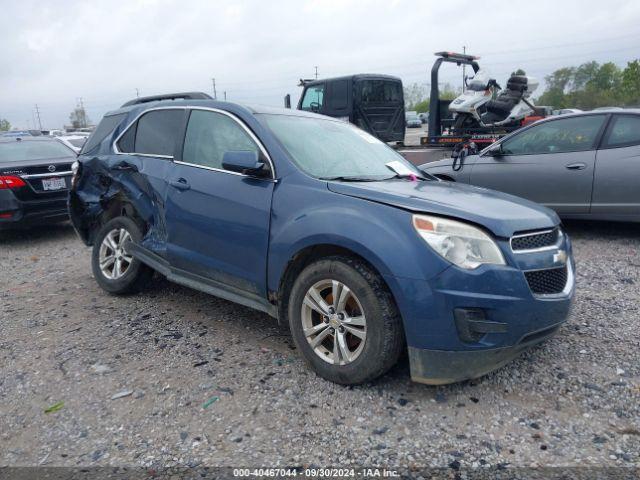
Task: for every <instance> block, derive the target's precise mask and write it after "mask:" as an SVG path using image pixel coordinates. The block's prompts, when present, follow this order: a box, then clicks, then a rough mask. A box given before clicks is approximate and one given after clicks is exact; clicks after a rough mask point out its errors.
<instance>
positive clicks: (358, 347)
mask: <svg viewBox="0 0 640 480" xmlns="http://www.w3.org/2000/svg"><path fill="white" fill-rule="evenodd" d="M288 316H289V324H290V327H291V332H292V335H293V338H294V341H295V342H296V345H297V347H298V349H299V350H300V351H301V352H302V354H303V356H304V357H305V359H306V360H307V361H308V362H309V363H310V364H311V366H312V367H313V368H314V370H315V371H316V372H317V373H318V374H319V375H320V376H322V377H323V378H326V379H327V380H330V381H332V382H336V383H342V384H358V383H362V382H367V381H371V380H373V379H375V378H377V377H379V376H380V375H382V374H384V373H385V372H386V371H387V370H388V369H389V368H391V367H392V366H393V365H394V364H395V363H396V362H397V360H398V357H399V356H400V354H401V352H402V349H403V347H404V336H403V332H402V325H401V320H400V315H399V313H398V311H397V308H396V306H395V303H394V302H393V299H392V297H391V294H390V292H389V291H388V289H387V287H386V285H385V284H384V282H383V281H382V279H381V278H380V276H379V275H378V274H377V273H376V272H374V271H373V270H372V269H371V268H370V267H369V266H368V265H367V264H365V263H364V262H362V261H359V260H356V259H353V258H349V257H341V256H340V257H330V258H327V259H323V260H319V261H317V262H315V263H313V264H311V265H309V266H308V267H307V268H305V269H304V270H303V271H302V272H301V273H300V275H299V277H298V278H297V279H296V281H295V283H294V286H293V288H292V290H291V296H290V301H289V311H288Z"/></svg>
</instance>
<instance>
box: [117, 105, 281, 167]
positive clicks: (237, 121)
mask: <svg viewBox="0 0 640 480" xmlns="http://www.w3.org/2000/svg"><path fill="white" fill-rule="evenodd" d="M155 110H203V111H209V112H214V113H219V114H222V115H226V116H227V117H229V118H231V119H232V120H234V121H235V122H236V123H237V124H238V125H240V128H242V129H243V130H244V131H245V132H246V133H247V134H248V135H249V137H251V139H252V140H253V141H254V142H255V144H256V145H257V146H258V148H259V149H260V151H261V152H262V154H263V155H264V156H265V158H266V159H267V161H268V162H269V166H270V168H271V180H275V179H276V178H275V175H276V169H275V165H274V164H273V160H272V159H271V156H270V155H269V152H268V151H267V149H266V148H265V146H264V145H263V143H262V142H261V141H260V139H258V137H257V136H256V135H255V134H254V133H253V131H252V130H251V129H250V128H249V127H247V125H246V124H245V123H244V122H243V121H242V120H241V119H240V118H238V117H237V116H236V115H234V114H233V113H231V112H227V111H226V110H221V109H219V108H213V107H201V106H197V105H196V106H191V105H184V106H166V107H154V108H149V109H147V110H144V111H142V112H140V113H139V114H138V115H137V116H136V117H135V118H134V119H133V120H132V121H131V122H129V124H128V125H127V127H126V128H125V129H124V130H123V131H122V132H121V133H120V134H119V135H118V136H117V137H116V139H115V140H114V141H113V143H112V148H113V151H114V152H115V154H116V155H137V156H142V157H153V158H163V159H167V160H174V158H173V155H159V154H158V155H155V154H149V153H135V152H131V153H126V152H121V151H120V150H119V149H118V142H119V141H120V138H121V137H122V136H124V134H125V133H127V132H128V131H129V129H130V128H131V126H132V125H133V124H134V123H136V122H137V121H138V120H139V119H140V117H142V116H143V115H144V114H146V113H149V112H152V111H155ZM187 127H188V124H187ZM175 163H178V164H181V165H189V166H192V167H199V168H204V169H207V170H214V171H217V172H224V173H230V174H234V175H242V176H245V177H251V178H254V177H252V176H251V175H245V174H242V173H238V172H231V171H229V170H224V169H219V168H213V167H206V166H204V165H197V164H194V163H190V162H183V161H175ZM255 178H259V177H255Z"/></svg>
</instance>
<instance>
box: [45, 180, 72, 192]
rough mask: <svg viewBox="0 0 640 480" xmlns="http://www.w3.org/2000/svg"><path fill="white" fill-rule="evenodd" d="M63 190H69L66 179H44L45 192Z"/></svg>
mask: <svg viewBox="0 0 640 480" xmlns="http://www.w3.org/2000/svg"><path fill="white" fill-rule="evenodd" d="M63 188H67V182H65V180H64V178H60V177H56V178H44V179H42V189H43V190H62V189H63Z"/></svg>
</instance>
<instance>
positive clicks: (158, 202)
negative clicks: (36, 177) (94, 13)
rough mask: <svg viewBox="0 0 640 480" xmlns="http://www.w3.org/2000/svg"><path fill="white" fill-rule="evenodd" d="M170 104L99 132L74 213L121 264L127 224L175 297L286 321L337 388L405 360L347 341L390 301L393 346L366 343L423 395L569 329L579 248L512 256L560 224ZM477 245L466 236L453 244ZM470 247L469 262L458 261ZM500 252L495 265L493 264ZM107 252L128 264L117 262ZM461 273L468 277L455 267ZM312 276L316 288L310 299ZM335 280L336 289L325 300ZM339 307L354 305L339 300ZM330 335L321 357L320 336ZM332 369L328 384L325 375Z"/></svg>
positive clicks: (218, 114) (229, 108)
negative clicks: (523, 239) (551, 279)
mask: <svg viewBox="0 0 640 480" xmlns="http://www.w3.org/2000/svg"><path fill="white" fill-rule="evenodd" d="M173 98H174V97H172V100H171V101H155V100H154V101H149V102H147V103H135V102H134V103H133V104H132V105H128V106H126V107H125V108H123V109H121V110H118V111H115V112H112V113H110V114H107V116H106V117H105V119H103V122H105V121H107V124H106V126H105V127H104V128H103V129H102V131H100V126H99V127H98V129H97V133H100V135H102V138H96V135H97V133H96V134H94V137H92V138H90V139H89V141H88V142H87V146H86V147H85V149H84V150H83V151H82V152H81V155H80V157H79V164H78V165H77V168H76V171H75V174H74V178H73V181H72V189H71V192H70V196H69V212H70V216H71V220H72V222H73V224H74V226H75V228H76V231H77V232H78V234H79V235H80V237H81V238H82V240H83V241H84V242H85V243H86V244H87V245H94V249H98V248H102V249H103V250H105V248H106V251H107V253H109V252H111V250H109V247H108V245H107V247H104V242H105V241H106V240H104V239H103V237H102V236H100V235H102V234H101V233H100V232H101V229H102V227H103V226H104V225H106V224H108V222H110V221H113V219H117V218H119V217H127V218H128V219H132V220H133V221H134V222H135V225H137V229H136V230H138V229H139V234H138V233H136V235H134V236H133V237H132V238H136V239H137V238H139V240H136V241H133V240H130V241H128V242H127V243H125V249H126V255H131V256H132V257H133V258H134V259H135V260H136V261H139V262H141V263H142V264H144V265H146V266H148V267H151V268H153V269H154V270H156V271H157V272H159V273H161V274H162V275H165V276H166V277H167V278H168V279H169V280H172V281H175V282H176V283H180V284H183V285H186V286H189V287H192V288H196V289H198V290H201V291H204V292H207V293H210V294H213V295H217V296H219V297H221V298H225V299H228V300H231V301H234V302H237V303H240V304H242V305H245V306H249V307H251V308H255V309H258V310H261V311H263V312H266V313H268V314H269V315H271V316H274V317H276V318H278V319H279V320H280V321H286V322H288V323H289V324H290V326H291V328H292V332H293V333H294V339H296V343H297V344H298V346H299V347H300V348H301V350H302V353H303V354H304V355H305V356H307V359H308V360H309V361H310V363H312V364H313V365H314V366H315V363H314V362H317V361H318V357H319V358H320V359H321V360H320V361H321V362H324V363H321V364H320V367H317V368H316V369H317V370H318V371H319V373H320V374H321V375H323V376H325V377H326V378H329V379H332V380H334V381H340V382H343V383H349V382H350V381H354V382H355V381H356V380H354V379H358V378H362V379H365V378H368V377H365V376H358V375H360V374H357V373H353V374H350V375H351V376H348V375H347V373H344V372H349V368H351V367H350V366H349V365H351V364H352V365H351V366H353V365H356V366H357V365H360V366H359V367H358V368H357V369H356V370H357V371H360V372H363V371H367V369H368V367H367V366H366V365H368V364H372V363H375V362H377V361H378V360H376V358H377V357H376V355H377V356H378V357H384V355H386V354H388V355H392V354H393V355H396V354H397V352H395V353H393V352H392V353H388V352H387V353H385V351H384V349H382V350H381V348H382V347H370V348H374V349H377V350H378V351H377V353H375V352H373V351H371V352H369V350H367V348H369V347H367V344H366V343H365V341H364V339H363V338H364V337H365V335H364V330H362V329H361V328H363V327H362V325H359V324H358V327H357V328H356V330H348V329H345V328H346V327H349V328H351V329H353V328H354V327H353V326H350V325H346V327H343V325H342V323H341V319H343V318H348V317H349V315H351V316H353V318H357V319H358V320H356V321H357V322H364V318H365V317H366V316H367V315H369V316H370V317H373V316H375V315H376V310H375V308H378V307H374V306H373V305H369V304H368V303H366V302H365V300H363V298H378V300H377V301H382V300H381V299H387V298H388V300H385V301H387V302H389V303H388V304H387V305H386V306H385V307H384V308H386V309H387V310H388V311H394V312H397V318H398V319H399V322H400V323H399V324H398V327H397V328H398V329H399V330H395V333H394V332H391V333H389V331H387V332H383V331H381V332H377V333H376V332H375V330H370V331H369V333H368V335H367V337H366V338H371V339H372V340H368V341H369V342H375V341H376V340H375V338H378V337H376V335H378V336H380V335H382V336H384V335H386V334H394V335H401V336H402V337H403V338H404V340H405V342H406V345H407V346H408V347H409V351H410V359H411V370H412V377H413V378H414V379H415V380H416V381H422V382H426V383H448V382H453V381H458V380H462V379H464V378H471V377H474V376H478V375H482V374H484V373H486V372H488V371H490V370H492V369H494V368H497V366H499V365H501V364H503V363H505V362H506V361H508V360H509V359H510V358H512V357H513V356H515V355H517V354H518V353H519V352H521V351H523V350H524V349H525V348H528V347H529V346H531V345H533V344H535V343H537V342H539V341H542V340H544V339H546V338H548V337H550V336H551V335H552V334H553V333H555V331H556V330H557V326H558V325H559V324H560V323H562V322H563V321H564V320H565V319H566V317H567V315H568V311H569V307H570V304H571V299H572V296H573V269H574V266H573V260H572V258H571V244H570V241H569V239H568V237H567V236H566V235H564V234H562V233H559V234H558V236H557V238H556V239H555V242H554V243H553V244H550V245H544V246H543V247H542V248H540V249H537V250H533V251H525V252H523V253H520V252H517V251H514V249H513V248H512V245H511V242H512V239H513V238H515V237H516V236H518V235H519V234H520V233H521V232H534V233H535V232H537V231H545V232H546V231H554V232H556V231H557V232H561V230H560V226H559V220H558V217H557V216H556V215H555V214H554V213H553V212H551V211H549V210H547V209H545V208H543V207H540V206H538V205H535V204H532V203H530V202H527V201H524V200H521V199H517V198H515V197H511V196H509V195H504V194H500V193H497V192H489V191H486V190H483V189H477V188H473V187H462V186H458V185H451V184H447V183H446V182H439V181H438V180H435V179H432V178H421V179H420V178H415V177H414V178H403V177H402V175H400V174H398V173H397V172H395V171H393V170H392V169H390V168H387V167H386V166H385V165H386V162H388V161H389V159H390V160H397V158H399V157H398V155H397V154H396V153H395V152H393V151H392V150H391V149H388V148H387V147H386V146H385V145H384V144H382V143H381V142H378V140H376V139H372V137H369V136H368V135H367V134H366V133H363V132H361V131H359V130H357V129H356V128H355V127H353V126H349V125H348V124H344V123H342V122H339V121H335V120H331V119H325V118H323V117H320V116H317V115H314V114H311V113H306V112H299V111H298V112H296V111H290V110H280V109H268V108H264V109H249V108H246V107H242V106H239V105H235V104H229V103H224V102H216V101H212V100H203V99H196V100H181V99H173ZM116 120H117V121H116ZM101 126H102V123H101ZM363 135H365V136H364V137H363ZM98 137H99V136H98ZM329 140H330V141H329ZM352 143H353V145H352ZM352 157H354V158H356V160H353V163H352V164H349V162H350V159H351V158H352ZM317 159H320V161H319V163H315V162H316V160H317ZM366 162H371V165H369V164H367V163H366ZM345 165H347V167H348V168H345ZM349 168H350V169H351V170H349ZM407 168H412V167H407ZM332 169H333V170H332ZM334 170H335V171H337V172H338V173H337V174H336V173H335V172H334ZM343 170H344V171H345V172H346V173H342V172H343ZM356 171H357V172H356ZM356 173H358V174H359V175H360V176H357V175H356ZM415 175H417V176H419V175H420V173H419V172H418V171H416V172H415ZM421 214H424V215H429V216H428V217H424V218H426V219H427V220H424V218H422V217H421V219H419V220H420V221H423V222H426V224H428V223H429V219H434V220H433V221H434V222H437V221H440V220H438V219H441V220H442V221H444V222H448V221H453V220H455V221H454V222H453V223H455V225H456V226H455V229H453V230H451V231H452V233H451V236H449V237H442V242H449V243H447V245H449V246H447V248H445V249H444V250H442V252H441V251H439V250H437V249H438V248H440V247H439V245H441V243H434V244H432V243H431V242H432V241H431V240H430V239H431V237H430V236H429V235H432V233H430V232H427V233H426V234H422V233H420V232H419V231H418V230H417V228H418V226H417V224H416V218H417V217H416V216H417V215H421ZM420 225H422V224H420ZM447 225H448V224H447ZM438 228H439V227H438ZM456 229H458V230H456ZM460 229H462V230H460ZM465 229H466V230H465ZM467 230H468V231H469V232H471V233H470V234H468V235H469V236H468V237H464V236H459V235H461V234H459V232H460V231H465V232H466V231H467ZM434 232H435V227H434ZM526 234H527V235H528V233H526ZM121 235H122V234H121ZM465 235H467V234H466V233H465ZM460 239H462V240H460ZM465 239H467V240H465ZM478 239H480V240H478ZM426 240H427V241H426ZM100 242H103V244H102V245H103V246H102V247H101V243H100ZM438 242H440V240H438ZM460 242H463V247H464V248H463V249H462V250H460V252H461V253H460V254H456V255H457V256H456V255H453V256H451V255H449V256H447V255H448V253H447V251H448V250H447V249H453V250H455V249H456V248H458V247H457V245H458V244H459V243H460ZM464 242H468V244H465V243H464ZM474 242H476V243H474ZM477 242H484V243H482V244H478V243H477ZM465 245H466V246H465ZM478 245H480V246H478ZM489 250H491V251H492V252H494V253H493V254H492V255H493V257H491V258H493V260H486V259H485V258H484V256H483V255H488V254H487V252H488V251H489ZM112 253H113V254H112V256H115V257H114V258H116V257H117V259H120V258H123V257H122V255H123V253H122V251H121V250H120V249H119V247H118V248H116V247H114V249H113V252H112ZM460 255H462V256H463V257H464V256H467V257H468V259H471V260H468V259H467V260H465V259H464V258H462V259H460V258H458V257H459V256H460ZM109 258H111V257H110V256H109V255H107V257H106V259H105V262H108V261H109ZM124 258H127V257H126V256H125V257H124ZM487 258H489V257H487ZM324 259H332V260H331V261H333V262H334V263H335V265H334V264H332V265H333V266H329V267H328V270H327V271H326V273H325V274H324V275H325V276H326V278H325V277H323V276H322V275H320V273H317V274H316V275H320V277H317V278H316V277H313V275H314V273H313V272H314V271H315V270H314V269H321V268H322V265H323V263H322V261H323V260H324ZM466 261H468V262H470V263H469V265H470V266H467V264H463V263H460V262H466ZM336 262H337V263H336ZM341 262H342V263H341ZM456 262H458V263H456ZM105 264H106V263H105ZM125 265H126V263H125ZM349 268H351V269H352V270H353V272H355V273H353V275H355V277H354V278H364V279H365V280H366V281H367V282H370V285H371V288H372V289H373V290H372V291H374V292H378V293H376V294H375V295H374V294H371V296H370V297H368V296H367V295H369V294H367V293H366V291H365V290H366V288H365V287H362V288H365V290H360V291H358V290H357V288H356V286H355V285H358V282H359V281H360V280H353V282H355V283H354V284H348V282H350V281H351V280H349V278H350V277H349V276H348V275H350V274H346V273H345V274H344V275H347V276H346V277H345V276H342V277H340V276H339V273H335V275H336V277H335V278H334V272H341V271H343V270H344V269H346V270H344V271H348V269H349ZM558 269H564V271H565V276H566V278H565V280H564V283H563V284H562V285H561V286H560V287H561V288H560V290H559V291H557V292H555V291H554V292H543V293H539V292H536V291H534V289H535V288H536V286H535V285H534V284H533V283H532V281H533V280H530V278H529V276H528V274H529V272H538V271H540V272H543V271H547V270H549V271H551V270H553V271H554V272H555V271H556V270H558ZM94 271H95V270H94ZM318 271H320V270H318ZM365 271H366V272H371V273H370V274H366V275H365V274H364V273H362V272H365ZM358 272H360V273H358ZM567 272H568V273H567ZM358 275H360V277H358ZM535 275H537V276H540V275H538V274H535ZM535 275H534V276H535ZM305 276H310V277H309V278H316V280H314V282H315V284H313V282H312V284H310V285H311V286H305V287H304V288H305V291H306V289H309V293H308V294H307V296H304V295H302V296H300V294H298V293H296V292H297V291H298V289H299V288H301V287H300V285H299V284H300V282H303V281H307V280H302V279H304V278H306V277H305ZM374 277H375V278H374ZM536 278H537V277H536ZM329 280H330V281H329ZM308 281H310V282H311V280H308ZM325 281H329V285H331V282H333V285H334V287H333V290H331V289H328V290H322V288H323V287H321V286H318V285H323V282H325ZM558 281H560V280H558ZM344 282H346V283H344ZM305 285H306V284H305ZM337 285H343V286H340V287H338V286H337ZM345 285H346V286H345ZM545 285H546V284H545ZM545 285H543V287H545ZM347 287H348V288H347ZM315 288H317V289H318V290H317V291H315V290H314V289H315ZM345 288H346V290H345ZM358 288H359V287H358ZM380 288H383V289H384V291H385V292H388V294H389V296H388V297H387V296H386V295H387V294H386V293H380V291H379V290H376V289H380ZM541 288H542V287H541ZM545 288H546V287H545ZM341 292H342V293H341ZM344 292H351V293H350V295H352V296H353V299H352V300H349V301H347V300H344V301H342V300H341V298H345V299H346V298H347V297H346V295H349V293H344ZM358 292H359V293H358ZM343 293H344V294H343ZM356 293H358V296H356ZM318 295H320V296H318ZM339 297H340V298H339ZM358 298H360V299H358ZM332 302H333V306H331V307H330V305H331V304H332ZM341 302H342V303H341ZM305 305H306V306H305ZM349 305H350V306H349ZM306 308H310V310H305V309H306ZM341 309H342V310H341ZM354 309H355V310H354ZM358 309H361V310H362V311H360V313H359V314H358V315H356V314H355V313H354V311H356V310H358ZM325 310H326V312H325ZM300 312H302V313H300ZM305 312H306V313H305ZM319 312H324V313H321V314H320V313H319ZM332 312H333V313H332ZM318 315H319V316H318ZM299 322H302V323H301V325H300V326H299V325H298V323H299ZM305 322H306V323H305ZM318 322H319V323H318ZM375 325H376V324H375V322H373V320H372V321H371V323H367V326H366V328H367V329H375V328H376V326H375ZM298 328H300V329H301V330H299V332H304V333H299V335H300V336H299V338H301V339H302V340H298V336H297V335H298V334H296V331H297V330H296V329H298ZM325 328H326V329H327V330H326V333H324V335H325V337H326V339H327V340H326V341H325V337H320V338H319V339H318V338H317V337H314V335H315V333H314V332H320V331H324V329H325ZM340 329H342V330H340ZM359 329H360V330H359ZM329 330H331V333H330V334H329V335H328V334H327V333H328V332H329ZM344 332H353V335H352V336H349V335H348V334H347V333H344ZM340 333H342V334H343V337H340V335H339V334H340ZM330 335H333V337H331V336H330ZM305 336H306V337H307V339H306V340H305ZM339 337H340V338H342V340H339ZM331 338H333V339H334V343H333V344H331V343H330V342H331ZM345 338H346V339H347V341H346V342H345V343H342V344H340V345H339V342H340V341H343V342H344V339H345ZM380 338H382V337H380ZM307 341H308V343H306V342H307ZM299 342H301V343H299ZM332 345H335V346H334V347H332ZM309 349H310V350H309ZM438 352H443V353H442V354H439V353H438ZM458 353H459V355H457V354H458ZM472 353H473V354H472ZM358 355H361V356H363V357H362V358H363V359H366V361H365V360H362V359H361V360H357V359H356V357H357V358H360V357H358ZM434 358H435V359H436V360H434ZM454 358H455V360H454ZM350 359H351V360H350ZM437 359H439V360H437ZM387 361H388V360H387ZM359 362H365V363H359ZM325 363H326V364H327V365H331V367H326V368H334V370H331V372H329V373H327V372H325V370H324V369H325ZM452 366H453V367H452ZM342 367H345V368H342ZM353 368H355V367H353ZM376 368H378V367H376ZM452 369H453V370H452ZM332 372H334V373H332ZM363 375H364V374H363ZM345 379H347V380H345ZM357 381H361V380H357ZM362 381H363V380H362Z"/></svg>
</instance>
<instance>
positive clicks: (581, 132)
mask: <svg viewBox="0 0 640 480" xmlns="http://www.w3.org/2000/svg"><path fill="white" fill-rule="evenodd" d="M606 119H607V116H606V115H603V114H599V115H586V116H580V117H569V118H564V119H561V118H559V119H557V120H552V121H548V122H543V123H540V124H538V125H534V126H532V127H530V128H527V129H526V130H523V131H522V132H520V133H517V134H515V135H514V136H512V137H509V138H508V139H506V140H504V141H503V142H502V152H503V154H502V155H498V156H488V155H482V156H481V157H480V158H479V159H478V161H477V162H476V163H475V164H474V165H473V167H472V169H471V183H472V184H473V185H478V186H482V187H486V188H491V189H494V190H500V191H502V192H506V193H511V194H513V195H517V196H519V197H524V198H527V199H529V200H532V201H534V202H537V203H541V204H543V205H545V206H547V207H549V208H552V209H554V210H556V211H557V212H558V213H560V214H580V213H588V212H589V207H590V202H591V191H592V184H593V175H594V168H595V157H596V152H595V148H596V145H597V141H598V138H599V136H600V135H601V132H602V128H603V126H604V123H605V120H606Z"/></svg>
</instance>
